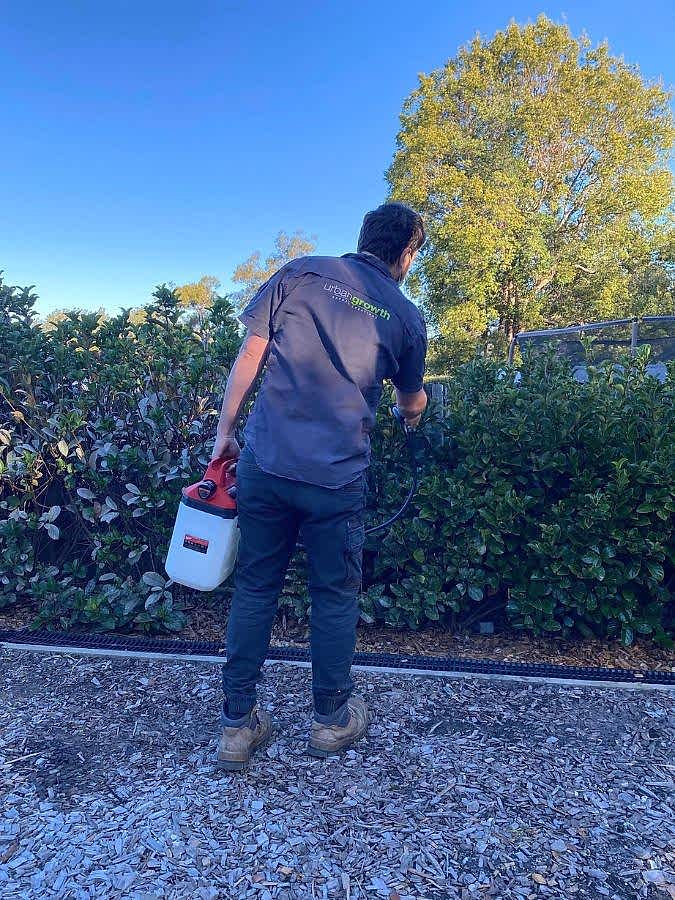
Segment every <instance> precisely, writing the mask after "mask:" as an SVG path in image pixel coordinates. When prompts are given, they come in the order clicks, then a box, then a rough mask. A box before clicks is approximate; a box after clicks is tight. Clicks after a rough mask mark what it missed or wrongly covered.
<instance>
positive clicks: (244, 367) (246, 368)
mask: <svg viewBox="0 0 675 900" xmlns="http://www.w3.org/2000/svg"><path fill="white" fill-rule="evenodd" d="M267 348H268V341H266V340H264V339H263V338H260V337H257V336H256V335H253V334H249V335H247V337H246V338H245V340H244V343H243V344H242V345H241V349H240V351H239V355H238V356H237V358H236V360H235V362H234V365H233V366H232V369H231V370H230V375H229V377H228V379H227V385H226V387H225V396H224V397H223V405H222V407H221V410H220V419H219V420H218V436H219V437H225V436H226V435H229V434H233V433H234V429H235V427H236V424H237V421H238V419H239V416H240V415H241V410H242V408H243V406H244V403H245V402H246V398H247V397H248V395H249V394H250V393H251V388H252V387H253V385H254V383H255V380H256V378H257V377H258V375H259V373H260V371H261V369H262V367H263V366H264V364H265V359H266V356H267Z"/></svg>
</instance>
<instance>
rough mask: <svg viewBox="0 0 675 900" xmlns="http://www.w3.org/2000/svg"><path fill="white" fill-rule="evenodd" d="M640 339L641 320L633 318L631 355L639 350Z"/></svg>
mask: <svg viewBox="0 0 675 900" xmlns="http://www.w3.org/2000/svg"><path fill="white" fill-rule="evenodd" d="M639 339H640V322H639V320H638V319H633V322H632V324H631V329H630V355H631V356H635V353H636V351H637V345H638V340H639Z"/></svg>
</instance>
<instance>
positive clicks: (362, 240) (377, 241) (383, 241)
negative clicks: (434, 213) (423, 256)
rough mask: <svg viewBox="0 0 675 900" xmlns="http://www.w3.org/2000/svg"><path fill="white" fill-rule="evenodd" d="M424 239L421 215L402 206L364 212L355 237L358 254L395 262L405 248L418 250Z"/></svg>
mask: <svg viewBox="0 0 675 900" xmlns="http://www.w3.org/2000/svg"><path fill="white" fill-rule="evenodd" d="M425 240H426V235H425V234H424V223H423V222H422V216H420V215H419V213H416V212H415V210H414V209H410V207H409V206H406V205H405V204H404V203H383V204H382V206H378V207H377V209H374V210H372V211H371V212H369V213H366V215H365V217H364V219H363V225H362V226H361V233H360V234H359V243H358V247H357V249H358V251H359V253H372V254H373V256H377V257H378V259H381V260H382V261H383V262H386V263H395V262H396V260H397V259H398V258H399V257H400V255H401V254H402V253H403V251H404V250H405V249H406V248H408V247H409V248H410V249H411V250H419V249H420V247H422V245H423V244H424V241H425Z"/></svg>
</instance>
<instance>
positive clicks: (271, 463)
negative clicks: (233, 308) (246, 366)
mask: <svg viewBox="0 0 675 900" xmlns="http://www.w3.org/2000/svg"><path fill="white" fill-rule="evenodd" d="M239 318H240V320H241V322H243V324H244V325H245V326H246V328H247V329H248V330H249V332H251V333H253V334H256V335H258V336H259V337H262V338H265V340H269V341H270V349H269V356H268V360H267V365H266V367H265V373H264V376H263V380H262V384H261V386H260V390H259V392H258V396H257V398H256V401H255V404H254V407H253V410H252V411H251V414H250V416H249V418H248V421H247V423H246V428H245V431H244V437H245V441H246V444H247V446H248V447H249V448H250V449H251V451H252V452H253V455H254V456H255V459H256V462H257V464H258V465H259V466H260V468H261V469H263V471H265V472H269V473H270V474H274V475H279V476H282V477H284V478H291V479H294V480H297V481H304V482H307V483H309V484H315V485H320V486H322V487H327V488H339V487H342V486H343V485H345V484H348V483H349V482H351V481H353V480H354V479H355V478H357V477H358V476H359V475H360V474H361V472H363V470H364V469H365V468H367V466H368V464H369V462H370V431H371V429H372V427H373V425H374V423H375V413H376V410H377V405H378V402H379V399H380V396H381V394H382V382H383V380H384V379H390V380H391V381H392V382H393V384H394V385H395V386H396V387H397V388H398V389H399V390H401V391H403V392H405V393H415V392H417V391H419V390H421V388H422V384H423V376H424V363H425V357H426V350H427V335H426V327H425V323H424V319H423V318H422V314H421V313H420V311H419V309H418V308H417V307H416V306H415V304H413V303H412V302H411V301H410V300H408V298H407V297H406V296H405V295H404V294H403V293H402V292H401V290H400V288H399V287H398V285H397V283H396V282H395V281H394V279H393V278H392V277H391V275H390V273H389V269H388V267H387V265H386V264H385V263H383V262H382V261H381V260H379V259H378V258H377V257H375V256H372V255H371V254H366V253H348V254H346V255H345V256H341V257H316V256H309V257H302V258H300V259H295V260H293V261H291V262H290V263H288V264H287V265H285V266H284V267H283V268H282V269H280V270H279V271H278V272H277V273H276V275H274V276H273V277H272V278H270V280H269V281H268V282H267V283H266V284H264V285H263V286H262V287H261V288H260V290H259V291H258V293H257V294H256V295H255V297H254V298H253V299H252V300H251V301H250V303H249V304H248V306H247V307H246V308H245V309H244V311H243V312H242V314H241V316H240V317H239Z"/></svg>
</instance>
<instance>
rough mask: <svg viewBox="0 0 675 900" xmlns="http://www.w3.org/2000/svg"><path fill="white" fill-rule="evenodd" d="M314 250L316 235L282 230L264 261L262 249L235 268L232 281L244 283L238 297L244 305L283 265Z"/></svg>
mask: <svg viewBox="0 0 675 900" xmlns="http://www.w3.org/2000/svg"><path fill="white" fill-rule="evenodd" d="M314 250H316V237H315V236H314V235H312V236H311V237H308V236H307V235H305V233H304V232H303V231H300V230H298V231H296V232H295V233H294V234H291V235H288V234H286V232H284V231H280V232H279V234H278V235H277V236H276V238H275V239H274V250H273V251H272V253H270V255H269V256H267V257H266V258H265V260H264V262H263V261H262V256H261V253H260V251H259V250H256V252H255V253H252V254H251V255H250V256H249V257H248V259H246V260H244V262H243V263H240V264H239V265H238V266H237V268H236V269H235V270H234V274H233V275H232V281H233V282H234V283H235V284H240V285H242V287H241V289H240V290H239V291H238V292H237V294H236V299H237V300H238V301H239V303H240V304H241V305H242V306H243V305H244V304H245V303H246V302H247V301H248V300H250V299H251V297H252V296H253V295H254V294H255V292H256V291H257V290H258V288H259V287H260V286H261V285H263V284H264V283H265V282H266V281H267V280H268V278H271V277H272V275H274V273H275V272H276V271H277V270H278V269H280V268H281V267H282V266H283V265H285V264H286V263H287V262H289V261H290V260H291V259H297V257H298V256H309V254H311V253H313V252H314Z"/></svg>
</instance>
